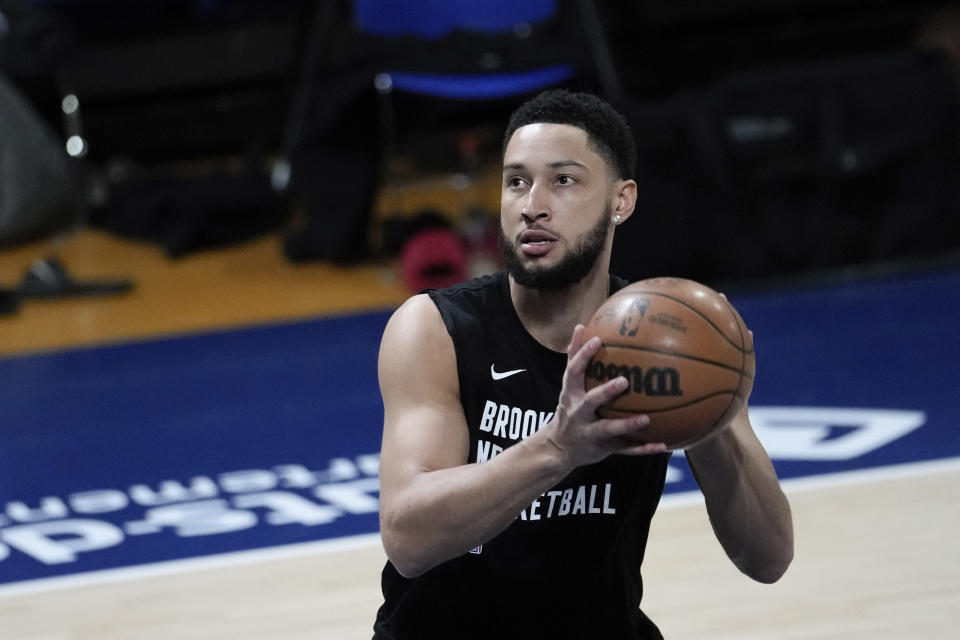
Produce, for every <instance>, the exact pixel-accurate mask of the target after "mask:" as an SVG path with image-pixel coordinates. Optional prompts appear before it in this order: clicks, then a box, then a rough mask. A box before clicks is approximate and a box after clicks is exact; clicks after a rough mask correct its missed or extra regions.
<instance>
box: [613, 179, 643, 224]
mask: <svg viewBox="0 0 960 640" xmlns="http://www.w3.org/2000/svg"><path fill="white" fill-rule="evenodd" d="M636 204H637V183H636V182H634V181H633V180H620V181H618V182H617V192H616V194H615V195H614V198H613V215H615V216H620V224H623V223H624V222H626V220H627V218H629V217H630V216H631V215H632V214H633V208H634V207H635V206H636Z"/></svg>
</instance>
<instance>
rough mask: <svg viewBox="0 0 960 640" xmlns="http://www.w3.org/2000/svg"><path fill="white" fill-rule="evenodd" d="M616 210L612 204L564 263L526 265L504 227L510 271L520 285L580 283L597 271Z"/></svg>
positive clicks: (502, 243) (550, 287) (502, 240)
mask: <svg viewBox="0 0 960 640" xmlns="http://www.w3.org/2000/svg"><path fill="white" fill-rule="evenodd" d="M612 213H613V210H612V208H611V207H610V205H609V204H608V205H607V207H606V210H605V211H604V215H602V216H601V217H600V219H599V220H598V221H597V224H596V225H594V226H593V228H592V229H590V230H589V231H588V232H587V233H586V234H585V235H584V236H583V237H582V238H581V239H580V241H579V242H578V243H577V245H576V246H575V247H572V248H570V251H569V252H568V253H567V255H565V256H564V257H563V258H561V259H560V262H558V263H557V264H555V265H553V266H552V267H536V266H535V267H527V266H525V265H524V264H523V263H522V262H521V261H520V258H519V256H518V255H517V251H516V249H515V248H514V246H513V243H512V242H510V240H508V239H507V237H506V235H504V233H503V228H502V227H501V229H500V251H501V252H503V258H504V260H505V262H506V267H507V272H508V273H509V274H510V275H511V276H512V277H513V279H514V281H515V282H516V283H517V284H519V285H521V286H524V287H529V288H531V289H546V290H556V289H564V288H566V287H569V286H571V285H574V284H576V283H578V282H580V281H581V280H583V279H584V278H586V277H587V274H589V273H590V271H591V270H593V267H594V266H595V265H596V264H597V260H598V259H599V258H600V254H601V253H602V252H603V248H604V245H605V244H606V241H607V236H608V235H609V234H610V217H611V214H612ZM564 244H565V242H564Z"/></svg>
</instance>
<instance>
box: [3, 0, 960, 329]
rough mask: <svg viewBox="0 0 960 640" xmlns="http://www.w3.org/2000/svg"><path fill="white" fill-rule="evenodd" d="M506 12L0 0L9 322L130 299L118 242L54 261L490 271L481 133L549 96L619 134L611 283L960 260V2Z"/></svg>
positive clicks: (413, 283)
mask: <svg viewBox="0 0 960 640" xmlns="http://www.w3.org/2000/svg"><path fill="white" fill-rule="evenodd" d="M515 5H516V3H511V2H501V1H499V0H491V1H489V2H483V3H472V2H471V3H466V2H463V3H460V2H439V1H436V2H377V1H365V0H358V1H356V2H346V1H343V2H335V1H324V0H275V1H273V2H270V3H266V2H259V1H256V0H145V1H142V2H122V1H120V0H0V256H2V255H3V254H4V253H5V254H7V257H6V260H5V261H3V262H2V267H3V270H2V271H0V278H2V279H0V286H2V287H3V289H2V291H3V293H2V295H3V303H2V307H3V309H4V311H5V312H6V313H10V314H12V313H16V312H17V310H18V309H20V308H21V307H22V306H23V305H22V304H21V303H22V302H23V301H25V300H30V299H34V298H38V297H43V298H55V297H60V296H77V295H90V294H93V295H115V294H118V293H124V292H126V291H128V290H131V289H133V288H135V287H136V285H137V281H138V279H142V278H143V276H142V275H140V274H138V272H137V269H136V267H131V266H128V265H125V264H122V263H121V262H122V261H121V260H120V259H119V258H117V260H118V262H117V264H116V266H115V273H111V270H110V269H109V268H108V266H107V263H108V262H109V259H107V258H103V259H101V260H99V261H97V263H96V264H97V266H98V269H99V271H100V273H99V276H98V277H96V278H85V277H83V276H85V275H89V274H83V273H81V274H79V275H78V274H77V273H75V272H76V270H77V269H82V268H83V265H84V264H89V261H90V254H91V253H94V252H98V251H99V252H102V251H105V250H106V249H104V246H103V245H104V243H105V242H106V243H108V244H110V246H114V247H115V246H118V245H116V244H115V242H116V241H119V240H123V241H125V242H127V243H128V244H125V245H122V246H124V247H150V248H153V249H156V250H159V251H161V252H162V256H163V259H162V260H161V261H160V262H157V264H158V265H160V264H163V265H166V266H167V267H170V266H171V264H172V262H175V261H178V260H182V259H184V258H186V257H189V256H193V255H197V254H199V253H209V252H215V251H218V250H223V249H224V248H226V247H237V246H242V245H244V243H247V244H248V245H249V243H251V242H256V241H258V240H259V241H261V242H262V241H263V239H264V238H270V239H271V240H270V251H271V252H273V253H275V254H276V257H277V259H279V260H282V261H283V262H285V263H287V264H290V265H298V264H307V263H323V264H327V265H336V266H337V267H354V266H358V265H372V264H376V265H379V271H378V273H379V275H378V276H377V277H378V280H377V281H378V283H380V284H383V282H384V278H386V280H388V281H389V280H390V279H391V278H393V279H395V283H394V284H392V285H389V286H394V285H395V287H396V288H394V289H392V290H391V294H390V295H389V296H387V297H388V298H390V299H394V298H396V297H397V296H399V295H401V291H402V293H408V292H410V291H415V290H417V289H419V288H420V287H422V286H427V285H433V284H445V283H448V282H454V281H457V280H461V279H464V278H466V277H468V276H469V275H471V274H475V273H480V272H486V271H490V270H493V269H495V268H496V267H497V261H498V257H497V255H496V250H495V249H496V248H495V225H496V223H497V222H496V221H497V216H498V209H499V166H498V162H499V157H500V144H501V140H500V136H501V131H502V128H503V125H504V122H505V119H506V117H507V115H508V114H509V113H510V111H511V110H512V109H513V108H514V107H515V106H516V105H517V104H519V102H521V101H522V100H523V99H525V98H526V97H529V96H530V95H532V94H533V93H536V92H537V91H539V90H541V89H543V88H546V87H550V86H564V87H569V88H572V89H582V90H589V91H594V92H597V93H598V94H600V95H602V96H604V97H605V98H607V99H608V100H609V101H611V102H612V103H614V104H615V105H616V106H617V107H618V108H619V109H621V110H622V111H623V112H624V113H625V114H626V115H627V116H628V119H629V121H630V123H631V125H632V127H633V130H634V132H635V135H636V139H637V140H636V142H637V146H638V149H639V152H640V165H639V171H638V175H637V179H638V182H639V184H640V201H639V204H638V209H639V211H640V214H641V215H639V216H634V219H632V220H631V221H630V223H629V224H627V225H624V226H623V227H622V228H621V229H620V230H619V231H618V233H617V241H616V251H615V258H614V269H615V271H618V272H620V273H622V274H624V275H625V276H627V277H628V278H630V279H639V278H642V277H647V276H650V275H653V274H667V273H670V274H674V275H682V276H687V277H693V278H697V279H700V280H704V281H707V282H711V283H713V282H720V281H727V280H731V279H737V280H743V279H756V278H769V277H783V276H793V275H798V274H804V273H810V272H811V271H817V270H823V269H836V268H848V267H852V266H857V267H864V266H870V265H877V264H889V263H891V262H897V261H903V260H911V261H916V260H929V259H931V258H942V257H944V256H950V255H952V254H953V253H954V252H956V250H957V248H958V247H960V231H958V230H957V229H958V227H957V225H955V224H953V220H952V218H953V215H954V214H955V212H956V211H957V204H958V202H960V181H958V180H957V176H958V175H960V174H958V169H960V144H958V140H960V138H958V130H960V129H958V123H960V106H958V105H960V103H958V95H957V72H958V66H957V65H958V63H960V10H958V8H957V6H956V3H953V2H933V1H929V2H928V1H911V2H907V1H905V0H832V1H830V2H827V1H825V0H776V1H773V0H762V1H761V0H716V1H711V2H701V1H696V0H673V1H670V2H658V1H650V0H646V1H643V0H635V1H633V2H613V1H611V0H594V1H589V0H566V1H564V0H558V1H557V2H552V1H550V2H541V1H539V0H538V1H536V2H529V3H522V6H520V7H518V6H515ZM91 233H92V234H93V235H94V237H97V238H99V239H100V240H99V244H96V245H95V246H93V247H86V248H83V249H80V248H78V249H75V250H74V254H76V255H72V254H71V255H72V258H71V260H72V262H71V261H70V260H68V259H67V258H66V257H65V256H66V255H67V254H66V253H64V252H65V251H66V250H67V249H68V248H69V247H70V246H71V244H73V245H77V244H78V243H79V244H82V243H83V242H85V241H84V240H83V239H82V238H84V237H85V235H84V234H86V237H88V236H89V235H90V234H91ZM104 237H106V238H108V239H109V240H105V239H104ZM37 242H41V243H43V244H42V245H40V246H42V247H43V248H42V249H33V250H31V251H26V252H24V251H22V250H21V251H20V252H19V253H11V252H12V251H16V250H17V249H18V248H22V247H25V246H34V247H36V246H38V245H37V244H36V243H37ZM86 242H89V240H87V241H86ZM31 243H33V244H32V245H31ZM131 243H132V244H131ZM84 256H86V257H84ZM88 271H89V269H88ZM94 271H97V269H94ZM138 276H139V277H138Z"/></svg>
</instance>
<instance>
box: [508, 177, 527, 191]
mask: <svg viewBox="0 0 960 640" xmlns="http://www.w3.org/2000/svg"><path fill="white" fill-rule="evenodd" d="M523 182H524V181H523V178H521V177H520V176H509V177H507V179H506V183H507V186H508V187H510V188H511V189H518V188H519V187H522V186H523Z"/></svg>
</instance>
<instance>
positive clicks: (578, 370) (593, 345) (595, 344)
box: [566, 336, 603, 379]
mask: <svg viewBox="0 0 960 640" xmlns="http://www.w3.org/2000/svg"><path fill="white" fill-rule="evenodd" d="M602 344H603V342H602V341H601V340H600V338H598V337H596V336H594V337H592V338H590V339H589V340H587V341H586V342H584V343H583V345H582V346H581V347H580V348H579V349H578V350H577V351H576V352H575V353H574V354H573V355H572V356H571V357H570V359H569V360H568V361H567V371H566V373H567V374H568V375H570V376H573V377H575V378H578V379H580V378H583V375H584V373H586V371H587V365H588V364H589V363H590V359H591V358H592V357H593V356H594V355H596V353H597V351H599V350H600V347H601V345H602Z"/></svg>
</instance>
